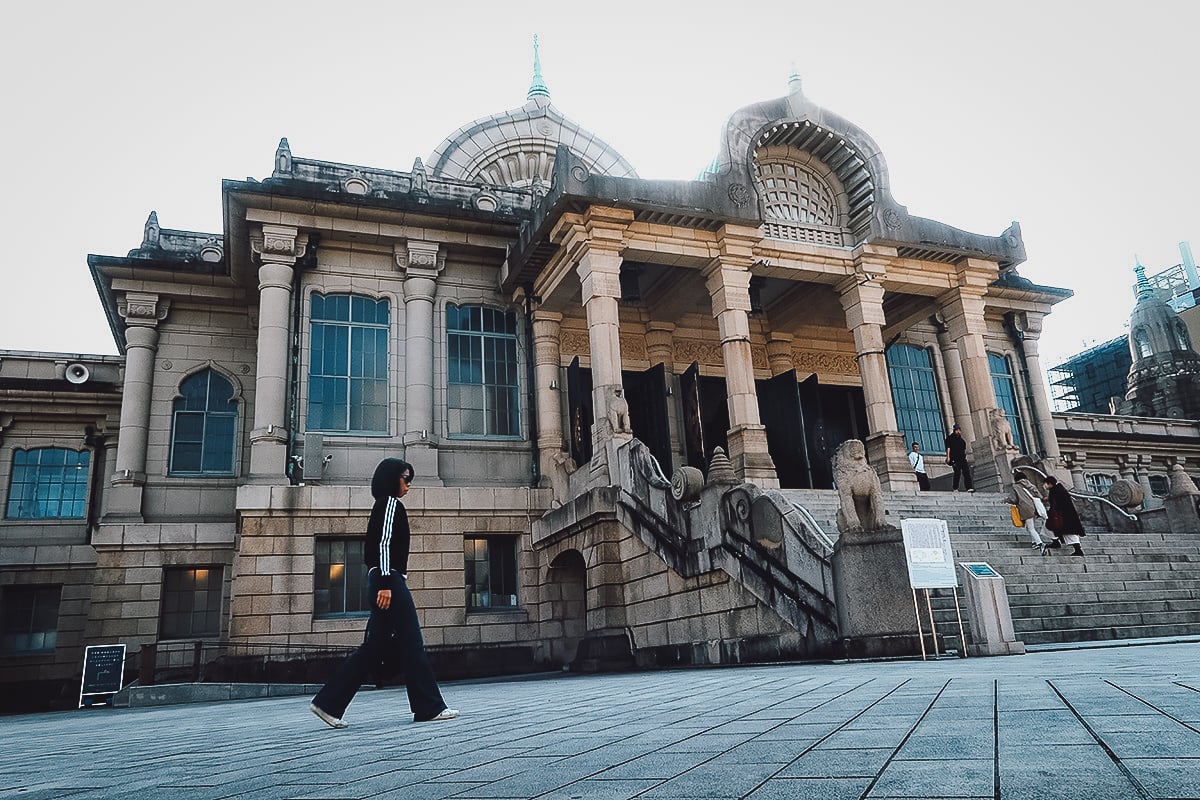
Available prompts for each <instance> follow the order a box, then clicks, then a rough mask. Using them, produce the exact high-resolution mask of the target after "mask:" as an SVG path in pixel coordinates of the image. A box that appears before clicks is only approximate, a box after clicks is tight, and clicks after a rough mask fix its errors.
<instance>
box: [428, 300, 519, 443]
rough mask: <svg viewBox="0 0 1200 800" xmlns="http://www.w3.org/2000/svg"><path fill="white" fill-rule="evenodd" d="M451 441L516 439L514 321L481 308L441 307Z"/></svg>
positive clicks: (503, 313) (511, 316)
mask: <svg viewBox="0 0 1200 800" xmlns="http://www.w3.org/2000/svg"><path fill="white" fill-rule="evenodd" d="M446 345H447V350H448V356H449V357H448V359H447V360H448V362H449V363H448V367H449V380H448V385H447V387H446V396H447V397H446V406H447V408H446V415H447V419H448V421H449V432H450V435H451V436H497V437H508V438H514V437H517V436H520V433H521V431H520V426H519V423H518V410H519V405H518V400H517V397H518V395H517V391H518V381H517V317H516V314H514V313H512V312H511V311H500V310H498V309H494V308H486V307H484V306H456V305H448V306H446Z"/></svg>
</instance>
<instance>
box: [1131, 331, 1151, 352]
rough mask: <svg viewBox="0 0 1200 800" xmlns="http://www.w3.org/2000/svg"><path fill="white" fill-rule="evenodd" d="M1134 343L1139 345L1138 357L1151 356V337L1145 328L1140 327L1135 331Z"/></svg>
mask: <svg viewBox="0 0 1200 800" xmlns="http://www.w3.org/2000/svg"><path fill="white" fill-rule="evenodd" d="M1133 343H1134V345H1135V346H1136V347H1137V355H1138V358H1149V357H1150V354H1151V351H1150V337H1149V336H1147V335H1146V329H1145V328H1138V329H1137V330H1136V331H1134V332H1133Z"/></svg>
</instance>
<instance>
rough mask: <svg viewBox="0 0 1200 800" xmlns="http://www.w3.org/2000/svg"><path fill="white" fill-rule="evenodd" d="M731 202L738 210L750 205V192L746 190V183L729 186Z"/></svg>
mask: <svg viewBox="0 0 1200 800" xmlns="http://www.w3.org/2000/svg"><path fill="white" fill-rule="evenodd" d="M729 202H731V203H733V204H734V205H735V206H737V207H738V208H741V207H742V206H744V205H747V204H749V202H750V190H749V189H748V188H746V184H744V183H731V184H729Z"/></svg>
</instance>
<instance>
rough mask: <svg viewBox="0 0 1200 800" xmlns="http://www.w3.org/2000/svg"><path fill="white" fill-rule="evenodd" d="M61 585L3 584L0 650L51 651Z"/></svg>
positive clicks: (16, 652)
mask: <svg viewBox="0 0 1200 800" xmlns="http://www.w3.org/2000/svg"><path fill="white" fill-rule="evenodd" d="M61 598H62V587H61V586H5V587H4V590H3V592H0V654H3V655H6V656H13V655H35V654H37V653H53V652H54V645H55V643H56V642H57V640H58V604H59V601H60V600H61Z"/></svg>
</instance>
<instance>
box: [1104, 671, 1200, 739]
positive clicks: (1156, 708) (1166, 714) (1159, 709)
mask: <svg viewBox="0 0 1200 800" xmlns="http://www.w3.org/2000/svg"><path fill="white" fill-rule="evenodd" d="M1104 682H1105V683H1107V684H1108V685H1109V686H1111V687H1113V688H1114V689H1116V690H1117V691H1119V692H1124V693H1125V694H1127V695H1129V696H1130V697H1132V698H1133V699H1134V700H1137V701H1138V702H1139V703H1141V704H1143V705H1145V706H1146V707H1148V708H1150V709H1152V710H1154V711H1155V712H1157V713H1158V714H1161V715H1162V716H1164V717H1166V718H1167V719H1169V720H1171V721H1172V722H1175V723H1177V724H1179V725H1182V726H1183V727H1184V728H1187V729H1188V730H1190V731H1191V732H1192V733H1200V728H1197V727H1196V726H1194V725H1191V724H1189V723H1188V722H1186V721H1184V720H1182V719H1180V718H1179V717H1177V716H1175V715H1174V714H1172V713H1170V712H1169V711H1167V710H1166V709H1164V708H1162V707H1160V706H1156V705H1155V704H1153V703H1151V702H1150V701H1149V700H1146V699H1144V698H1142V697H1140V696H1138V695H1136V694H1134V693H1133V692H1131V691H1130V690H1129V689H1126V688H1125V687H1123V686H1118V685H1117V684H1115V683H1113V682H1112V681H1111V680H1107V679H1106V680H1105V681H1104Z"/></svg>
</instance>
